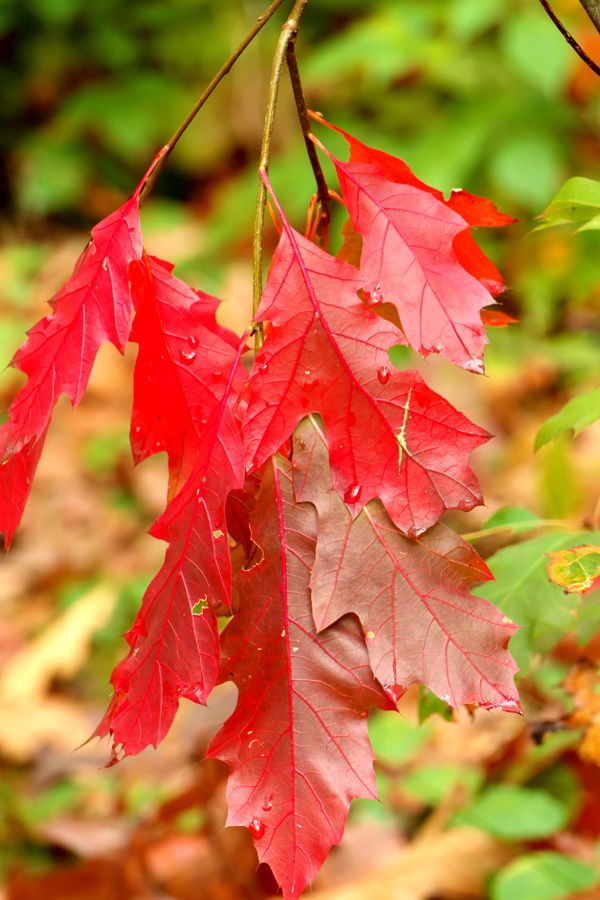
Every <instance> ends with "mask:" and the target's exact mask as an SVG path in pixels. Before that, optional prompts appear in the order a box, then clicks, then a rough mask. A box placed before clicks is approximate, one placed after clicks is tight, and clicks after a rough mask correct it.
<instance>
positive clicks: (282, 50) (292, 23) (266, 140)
mask: <svg viewBox="0 0 600 900" xmlns="http://www.w3.org/2000/svg"><path fill="white" fill-rule="evenodd" d="M307 3H308V0H296V2H295V3H294V8H293V9H292V11H291V13H290V16H289V18H288V20H287V22H286V23H285V25H284V26H283V28H282V29H281V37H280V38H279V42H278V44H277V48H276V50H275V56H274V58H273V68H272V70H271V81H270V82H269V97H268V100H267V111H266V113H265V125H264V130H263V140H262V148H261V151H260V162H259V166H258V169H259V174H260V173H265V174H266V173H267V172H268V171H269V160H270V158H271V138H272V136H273V124H274V122H275V109H276V106H277V95H278V94H279V85H280V83H281V73H282V71H283V64H284V62H285V57H286V54H287V48H288V46H289V44H290V41H292V40H295V38H296V35H297V33H298V28H299V27H300V22H301V21H302V17H303V15H304V12H305V10H306V5H307ZM266 200H267V189H266V187H265V185H264V183H263V180H262V177H261V178H259V182H258V194H257V197H256V218H255V220H254V240H253V244H252V288H253V291H252V292H253V304H252V309H253V312H252V315H253V318H254V319H256V312H257V310H258V307H259V304H260V298H261V294H262V281H263V279H262V266H263V259H262V242H263V232H264V224H265V204H266ZM252 330H253V332H254V336H255V338H254V339H255V344H254V346H255V348H256V350H258V349H259V348H260V347H261V346H262V342H263V327H262V322H256V321H255V322H254V323H253V326H252Z"/></svg>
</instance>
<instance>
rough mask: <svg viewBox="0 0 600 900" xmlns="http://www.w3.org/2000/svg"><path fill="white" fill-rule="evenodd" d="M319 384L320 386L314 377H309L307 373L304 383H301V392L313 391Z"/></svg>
mask: <svg viewBox="0 0 600 900" xmlns="http://www.w3.org/2000/svg"><path fill="white" fill-rule="evenodd" d="M319 384H320V381H319V379H318V378H317V376H316V375H311V374H310V373H307V378H306V381H304V382H303V383H302V390H303V391H307V392H308V391H313V390H314V389H315V388H316V387H318V386H319Z"/></svg>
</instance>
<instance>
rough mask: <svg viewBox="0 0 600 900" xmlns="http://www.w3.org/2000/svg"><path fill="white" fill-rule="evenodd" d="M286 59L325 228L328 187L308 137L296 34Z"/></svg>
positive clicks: (328, 213)
mask: <svg viewBox="0 0 600 900" xmlns="http://www.w3.org/2000/svg"><path fill="white" fill-rule="evenodd" d="M286 60H287V64H288V70H289V73H290V79H291V81H292V90H293V91H294V100H295V101H296V109H297V110H298V118H299V119H300V125H301V127H302V134H303V135H304V143H305V144H306V151H307V153H308V158H309V160H310V164H311V166H312V170H313V172H314V176H315V181H316V182H317V193H318V196H319V203H320V205H321V222H322V223H323V228H324V229H325V230H326V229H327V226H328V225H329V222H330V220H331V212H330V210H329V189H328V187H327V182H326V181H325V176H324V175H323V170H322V168H321V164H320V162H319V157H318V156H317V149H316V147H315V145H314V144H313V142H312V141H311V139H310V135H311V130H310V119H309V117H308V112H307V110H306V100H305V99H304V91H303V90H302V82H301V81H300V72H299V71H298V61H297V59H296V35H294V36H293V38H292V40H291V41H290V42H289V44H288V48H287V54H286Z"/></svg>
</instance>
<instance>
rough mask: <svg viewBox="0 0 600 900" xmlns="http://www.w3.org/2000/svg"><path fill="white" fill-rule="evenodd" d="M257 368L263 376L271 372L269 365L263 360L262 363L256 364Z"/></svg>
mask: <svg viewBox="0 0 600 900" xmlns="http://www.w3.org/2000/svg"><path fill="white" fill-rule="evenodd" d="M256 368H257V369H258V371H259V372H260V374H261V375H265V374H266V373H267V372H268V371H269V363H268V362H265V361H264V360H261V361H260V362H258V363H256Z"/></svg>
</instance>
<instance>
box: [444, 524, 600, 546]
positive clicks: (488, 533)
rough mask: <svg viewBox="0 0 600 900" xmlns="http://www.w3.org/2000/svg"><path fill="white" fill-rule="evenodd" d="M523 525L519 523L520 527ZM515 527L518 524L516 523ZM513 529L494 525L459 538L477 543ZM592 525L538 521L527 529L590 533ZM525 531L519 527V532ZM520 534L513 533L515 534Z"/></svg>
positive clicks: (512, 525) (509, 525) (511, 525)
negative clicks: (560, 529) (556, 529)
mask: <svg viewBox="0 0 600 900" xmlns="http://www.w3.org/2000/svg"><path fill="white" fill-rule="evenodd" d="M522 524H523V523H521V526H522ZM516 525H517V527H518V525H519V523H516ZM514 527H515V523H512V524H508V525H494V526H492V528H481V529H480V530H479V531H470V532H468V533H466V534H461V538H462V539H463V540H465V541H478V540H480V539H481V538H486V537H493V535H495V534H502V533H503V532H505V531H512V530H513V528H514ZM593 527H594V526H593V524H591V523H590V525H586V524H582V523H581V522H569V521H567V520H566V519H539V520H538V521H537V522H531V527H530V528H529V527H528V529H527V530H528V531H537V530H538V529H539V528H562V529H564V530H568V531H590V530H591V528H593ZM524 530H525V529H524V528H523V527H521V531H524ZM517 533H520V532H515V534H517Z"/></svg>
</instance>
